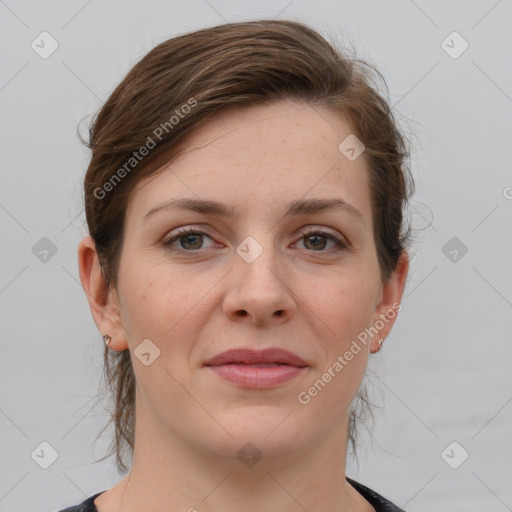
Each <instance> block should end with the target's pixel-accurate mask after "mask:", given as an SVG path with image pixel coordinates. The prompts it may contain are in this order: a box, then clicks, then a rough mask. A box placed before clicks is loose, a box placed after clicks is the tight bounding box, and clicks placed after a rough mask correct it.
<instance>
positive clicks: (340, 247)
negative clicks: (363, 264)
mask: <svg viewBox="0 0 512 512" xmlns="http://www.w3.org/2000/svg"><path fill="white" fill-rule="evenodd" d="M190 234H194V235H206V236H207V237H208V238H212V237H211V236H209V235H208V233H205V232H204V231H199V230H197V229H194V228H192V227H190V226H188V227H186V228H181V229H180V230H179V231H178V232H177V233H176V234H174V235H173V236H171V237H169V238H166V239H164V240H163V242H162V244H163V245H164V246H165V247H166V248H167V249H169V250H171V251H178V252H199V251H200V249H198V250H187V249H175V248H173V247H172V244H173V243H174V242H175V241H177V240H179V239H180V238H181V237H182V236H185V235H190ZM301 235H302V236H301V239H302V238H305V237H307V236H311V235H320V236H325V237H326V238H327V239H329V240H331V241H333V242H334V243H335V244H336V246H337V247H335V248H333V249H331V250H333V251H344V250H346V249H348V245H347V243H346V242H345V241H344V240H343V239H341V238H339V237H337V236H335V235H333V234H332V233H328V232H326V231H322V230H318V229H314V228H307V229H306V230H304V231H301ZM312 252H329V251H328V250H321V251H312Z"/></svg>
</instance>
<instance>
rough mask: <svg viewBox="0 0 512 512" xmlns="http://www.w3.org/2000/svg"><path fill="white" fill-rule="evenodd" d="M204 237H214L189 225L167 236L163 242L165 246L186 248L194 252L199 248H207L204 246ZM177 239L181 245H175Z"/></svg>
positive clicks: (174, 248)
mask: <svg viewBox="0 0 512 512" xmlns="http://www.w3.org/2000/svg"><path fill="white" fill-rule="evenodd" d="M204 237H206V238H209V239H210V240H212V238H211V237H209V236H208V235H207V234H206V233H203V232H202V231H198V230H196V229H193V228H191V227H187V228H181V229H179V230H178V231H177V232H175V234H174V235H172V236H170V237H167V238H165V239H164V240H163V242H162V243H163V245H164V246H165V247H168V248H169V249H171V250H176V251H179V250H185V251H189V252H192V251H195V250H197V249H205V247H202V245H203V239H204ZM177 241H179V243H180V245H181V247H178V248H176V247H173V245H174V244H175V242H177ZM212 241H213V240H212Z"/></svg>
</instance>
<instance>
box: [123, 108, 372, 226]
mask: <svg viewBox="0 0 512 512" xmlns="http://www.w3.org/2000/svg"><path fill="white" fill-rule="evenodd" d="M350 134H351V129H350V126H349V124H348V123H347V122H346V120H345V119H343V117H342V116H341V115H340V114H337V113H335V112H332V111H330V110H327V109H326V108H325V107H319V106H311V105H306V104H303V103H298V102H294V101H288V100H287V101H281V102H277V103H273V104H270V105H254V106H250V107H244V108H239V109H236V110H227V111H223V112H221V113H219V114H217V115H216V116H214V117H213V118H211V119H210V120H208V121H207V122H206V123H203V124H202V125H201V126H200V127H199V128H197V129H196V130H194V131H193V132H192V133H191V134H190V135H189V136H188V137H187V139H186V142H185V144H184V147H183V151H182V152H181V153H180V154H179V156H178V157H177V158H175V159H173V160H172V161H171V162H170V163H169V164H166V165H165V166H163V168H162V169H161V172H158V173H157V174H156V175H154V176H151V177H150V178H149V179H147V180H145V181H143V182H141V183H139V184H138V186H137V187H136V189H135V191H134V193H133V194H132V197H131V201H130V206H129V210H130V211H131V212H132V213H133V214H134V215H135V216H136V217H138V218H140V217H141V216H143V215H144V213H145V212H146V211H147V210H148V209H150V208H152V207H154V206H155V204H157V203H159V202H162V201H165V200H168V199H173V198H176V199H178V198H181V197H196V198H209V199H212V198H215V199H216V200H218V201H222V202H225V203H226V204H230V205H236V208H237V209H238V210H239V211H241V210H247V209H252V210H254V209H257V210H259V211H260V213H263V212H265V211H269V210H268V207H269V206H271V205H276V207H278V208H279V207H280V206H282V205H283V204H285V203H289V201H290V200H295V199H300V198H314V197H323V198H328V197H329V198H333V197H341V198H342V199H344V200H346V201H348V202H350V203H351V204H353V205H354V206H355V207H356V208H357V209H359V210H360V211H361V212H362V213H363V215H364V217H365V218H366V217H370V216H371V205H370V197H369V187H368V172H367V169H366V161H365V157H364V153H363V154H361V156H360V157H358V158H357V159H355V160H353V161H351V160H349V159H347V157H346V156H345V155H344V154H343V153H342V152H340V149H339V145H340V143H341V142H342V141H343V140H345V139H346V138H347V137H348V136H349V135H350ZM368 221H369V222H370V224H371V219H368Z"/></svg>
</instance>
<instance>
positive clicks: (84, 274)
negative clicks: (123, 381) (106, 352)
mask: <svg viewBox="0 0 512 512" xmlns="http://www.w3.org/2000/svg"><path fill="white" fill-rule="evenodd" d="M78 268H79V270H80V281H82V286H83V288H84V291H85V295H86V296H87V300H88V301H89V307H90V309H91V313H92V316H93V318H94V323H95V324H96V326H97V327H98V329H99V331H100V333H101V335H102V336H103V334H108V335H109V336H111V337H112V341H111V342H110V343H109V345H108V346H109V348H111V349H113V350H119V351H120V350H125V349H127V348H128V343H127V341H126V333H125V329H124V327H123V322H122V318H121V312H120V308H119V298H118V295H117V291H116V290H115V289H110V290H109V289H108V288H107V285H106V282H105V279H104V277H103V273H102V271H101V267H100V264H99V260H98V253H97V252H96V244H95V243H94V240H93V239H92V238H91V237H90V236H86V237H85V238H84V239H83V240H82V241H81V242H80V245H79V246H78Z"/></svg>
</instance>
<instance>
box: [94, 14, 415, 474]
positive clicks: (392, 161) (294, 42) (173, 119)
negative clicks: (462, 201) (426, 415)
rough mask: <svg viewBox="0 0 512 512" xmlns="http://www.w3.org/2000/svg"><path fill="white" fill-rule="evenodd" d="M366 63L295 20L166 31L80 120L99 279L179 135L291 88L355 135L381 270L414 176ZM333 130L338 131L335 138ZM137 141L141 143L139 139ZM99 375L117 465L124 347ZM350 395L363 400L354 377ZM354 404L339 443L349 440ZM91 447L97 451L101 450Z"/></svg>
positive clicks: (403, 238) (113, 262)
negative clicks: (107, 396)
mask: <svg viewBox="0 0 512 512" xmlns="http://www.w3.org/2000/svg"><path fill="white" fill-rule="evenodd" d="M374 72H375V74H376V75H377V76H378V77H380V79H381V81H382V83H384V85H385V80H384V79H383V78H382V76H381V74H380V73H379V72H378V71H377V70H376V69H375V68H374V67H373V66H372V65H370V64H368V63H366V62H364V61H361V60H359V59H355V58H349V57H348V56H347V55H345V54H344V53H342V52H341V51H339V50H336V49H335V48H334V47H333V46H332V45H331V44H329V43H328V42H327V41H326V40H325V39H324V38H323V37H322V36H321V35H320V34H318V33H317V32H316V31H314V30H313V29H311V28H309V27H308V26H306V25H304V24H301V23H297V22H293V21H274V20H261V21H250V22H240V23H233V24H226V25H219V26H215V27H211V28H205V29H202V30H198V31H195V32H192V33H188V34H185V35H181V36H178V37H174V38H172V39H169V40H167V41H164V42H163V43H161V44H159V45H158V46H156V47H155V48H154V49H153V50H151V51H150V52H149V53H148V54H147V55H146V56H145V57H143V58H142V59H141V60H140V61H139V62H138V63H137V64H136V65H135V66H134V67H133V68H132V69H131V70H130V71H129V73H128V74H127V75H126V77H125V78H124V79H123V81H122V82H121V83H120V84H119V86H118V87H117V88H116V89H115V90H114V91H113V93H112V94H111V95H110V97H109V98H108V100H107V101H106V103H105V104H104V105H103V107H102V108H101V109H100V110H99V111H98V113H97V114H96V116H95V118H94V119H93V121H92V123H91V127H90V129H89V141H88V142H85V141H84V143H85V144H86V145H87V146H88V147H89V148H90V149H91V150H92V157H91V161H90V164H89V167H88V169H87V173H86V176H85V180H84V193H85V197H84V201H85V213H86V219H87V225H88V228H89V233H90V235H91V237H92V238H93V239H94V242H95V244H96V250H97V253H98V257H99V261H100V264H101V268H102V272H103V275H104V279H105V282H106V284H107V286H108V287H110V288H112V287H117V277H118V265H119V260H120V254H121V248H122V245H123V237H124V223H125V214H126V210H127V205H128V201H129V198H130V194H131V193H132V192H133V190H134V187H135V186H136V185H137V184H138V183H140V182H141V180H143V179H144V178H147V177H149V176H150V175H154V174H155V172H156V170H157V169H159V168H160V167H161V166H162V165H163V164H164V163H166V162H169V161H170V160H171V158H173V156H175V155H176V153H177V151H178V149H179V148H180V144H181V143H183V141H185V140H186V139H185V136H186V135H187V134H189V133H191V132H192V131H193V130H196V129H197V128H199V127H200V126H201V124H202V123H203V122H204V121H205V120H206V119H208V118H209V117H211V116H214V115H215V114H216V113H217V112H219V111H221V110H222V111H225V110H226V109H229V108H236V107H244V106H248V105H253V104H268V103H271V102H275V101H279V100H284V99H293V100H296V101H299V102H303V103H306V104H309V105H312V106H322V107H326V108H328V109H330V110H331V111H334V112H336V113H339V115H340V116H343V118H344V119H345V120H346V121H347V122H348V123H349V125H350V127H351V130H352V133H354V134H355V135H356V136H357V137H358V139H360V140H361V141H362V142H363V143H364V145H365V151H364V153H365V156H366V159H367V162H368V172H369V182H370V193H371V201H372V215H373V225H374V239H375V245H376V249H377V256H378V261H379V266H380V270H381V276H382V280H383V282H386V281H387V280H388V279H389V277H390V275H391V273H392V272H393V270H394V269H395V268H396V266H397V263H398V259H399V256H400V253H401V251H402V249H404V248H405V247H406V245H407V240H408V238H409V234H410V230H409V229H407V230H405V229H404V226H403V224H404V223H403V211H404V208H405V205H406V203H407V201H408V199H409V197H410V194H411V192H412V187H413V180H412V177H411V176H410V172H409V169H408V165H407V162H408V156H409V153H408V151H407V148H406V144H405V138H404V137H403V135H402V134H401V132H400V130H399V128H398V126H397V123H396V122H395V119H394V116H393V113H392V111H391V108H390V106H389V105H388V102H387V101H386V100H385V99H384V97H383V96H381V95H380V94H379V93H378V92H377V87H376V86H375V85H373V84H374V83H373V78H374ZM340 142H341V141H340ZM144 147H145V148H146V150H143V149H142V148H144ZM104 363H105V368H104V378H105V380H106V385H107V390H108V391H110V392H111V394H112V395H111V396H112V397H113V402H114V407H113V410H112V411H111V416H110V420H109V422H108V423H107V424H106V425H105V427H104V428H103V430H102V431H101V432H100V435H101V433H102V432H103V431H104V430H105V429H106V428H107V427H108V426H109V425H110V424H112V423H113V424H114V426H115V439H114V440H113V441H112V445H111V447H110V451H109V453H108V454H107V455H106V456H105V457H103V459H104V458H106V457H108V456H110V455H112V454H113V453H114V452H115V453H116V461H117V467H118V469H119V471H120V472H125V471H126V469H127V467H126V465H125V463H124V461H123V455H124V453H125V452H126V451H129V453H130V454H133V448H134V430H135V376H134V372H133V368H132V363H131V359H130V352H129V350H128V349H127V350H124V351H121V352H116V351H112V350H109V349H108V348H105V355H104ZM357 399H358V400H359V404H363V405H365V404H366V403H367V401H368V399H367V395H366V390H365V389H364V386H362V389H361V390H360V391H359V393H358V396H357ZM360 412H361V408H359V412H358V409H357V407H356V408H354V409H352V410H351V414H350V421H349V443H350V445H351V448H352V451H353V452H354V453H355V448H356V420H357V419H358V417H359V416H360ZM103 459H100V460H103Z"/></svg>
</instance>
